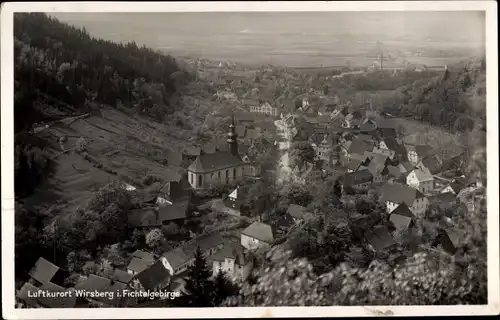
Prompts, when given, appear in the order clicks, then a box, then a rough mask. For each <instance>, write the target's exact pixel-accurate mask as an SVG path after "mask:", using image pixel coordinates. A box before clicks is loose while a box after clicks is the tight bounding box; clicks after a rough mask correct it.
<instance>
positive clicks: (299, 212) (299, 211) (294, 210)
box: [287, 204, 307, 219]
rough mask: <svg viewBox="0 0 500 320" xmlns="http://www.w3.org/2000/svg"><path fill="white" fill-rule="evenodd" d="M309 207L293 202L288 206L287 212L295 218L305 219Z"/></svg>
mask: <svg viewBox="0 0 500 320" xmlns="http://www.w3.org/2000/svg"><path fill="white" fill-rule="evenodd" d="M306 211H307V209H306V208H305V207H303V206H299V205H296V204H291V205H290V206H289V207H288V210H287V213H288V214H290V216H292V217H293V218H295V219H304V215H305V214H306Z"/></svg>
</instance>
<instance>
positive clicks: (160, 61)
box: [14, 13, 189, 196]
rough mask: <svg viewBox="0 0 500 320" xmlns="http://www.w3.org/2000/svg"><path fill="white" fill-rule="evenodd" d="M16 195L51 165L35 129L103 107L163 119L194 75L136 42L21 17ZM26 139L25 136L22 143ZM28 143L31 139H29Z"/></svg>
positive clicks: (17, 21) (17, 31)
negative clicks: (119, 41)
mask: <svg viewBox="0 0 500 320" xmlns="http://www.w3.org/2000/svg"><path fill="white" fill-rule="evenodd" d="M14 44H15V46H14V48H15V49H14V50H15V58H14V59H15V74H14V76H15V105H14V115H15V117H14V118H15V126H14V127H15V132H16V133H21V132H22V133H23V134H22V135H19V134H18V135H16V138H17V139H16V195H18V196H23V195H27V194H29V193H31V191H32V190H33V188H34V187H36V185H37V183H38V181H40V180H41V179H42V178H43V177H42V176H41V172H42V171H44V170H45V169H47V168H48V166H49V163H48V159H47V157H46V156H45V155H44V153H43V152H42V151H41V149H42V148H41V146H39V145H36V146H35V145H34V143H33V142H34V139H32V138H28V139H26V135H28V136H29V135H30V132H31V131H32V129H34V128H33V127H36V125H35V124H38V123H39V122H41V121H42V122H49V121H51V120H54V119H60V118H63V117H65V116H72V115H79V114H84V113H87V112H98V111H99V109H100V107H101V106H102V105H108V106H112V107H120V108H122V109H126V110H128V111H130V112H131V113H135V114H139V115H143V116H150V117H153V118H154V119H156V120H161V119H162V118H163V117H164V116H165V115H166V114H169V113H173V112H174V111H175V102H174V101H173V100H172V96H173V95H174V93H175V92H176V90H177V89H178V88H179V86H181V85H182V84H183V83H184V82H185V81H186V80H188V79H189V75H188V74H187V73H186V72H184V71H182V70H180V68H179V66H178V64H177V63H176V61H175V59H174V58H173V57H171V56H165V55H162V54H159V53H157V52H155V51H153V50H151V49H148V48H146V47H142V48H139V47H137V45H136V44H135V43H128V44H116V43H113V42H110V41H105V40H101V39H96V38H93V37H91V36H90V35H89V34H88V33H87V32H86V31H85V30H81V29H77V28H74V27H72V26H69V25H67V24H64V23H61V22H59V21H58V20H56V19H53V18H51V17H48V16H47V15H46V14H44V13H18V14H16V15H15V17H14ZM21 137H22V138H23V139H20V138H21ZM27 141H28V142H27Z"/></svg>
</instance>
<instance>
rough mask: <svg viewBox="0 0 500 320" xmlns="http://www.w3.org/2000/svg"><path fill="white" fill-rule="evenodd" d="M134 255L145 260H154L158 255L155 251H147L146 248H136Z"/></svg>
mask: <svg viewBox="0 0 500 320" xmlns="http://www.w3.org/2000/svg"><path fill="white" fill-rule="evenodd" d="M132 257H136V258H139V259H143V260H146V261H150V262H153V261H155V260H156V257H155V255H154V254H153V253H151V252H147V251H144V250H135V251H134V252H133V253H132Z"/></svg>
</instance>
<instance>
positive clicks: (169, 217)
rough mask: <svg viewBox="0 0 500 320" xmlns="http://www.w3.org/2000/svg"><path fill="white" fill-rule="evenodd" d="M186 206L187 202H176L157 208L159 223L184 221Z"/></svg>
mask: <svg viewBox="0 0 500 320" xmlns="http://www.w3.org/2000/svg"><path fill="white" fill-rule="evenodd" d="M188 206H189V200H184V201H180V202H176V203H173V204H171V205H168V206H162V207H160V208H159V212H158V216H159V217H158V219H159V220H160V221H161V222H164V221H173V220H177V219H185V218H186V217H187V208H188Z"/></svg>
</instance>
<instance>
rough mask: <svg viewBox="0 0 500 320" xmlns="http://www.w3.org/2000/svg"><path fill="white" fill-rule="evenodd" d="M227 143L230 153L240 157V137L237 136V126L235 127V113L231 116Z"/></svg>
mask: <svg viewBox="0 0 500 320" xmlns="http://www.w3.org/2000/svg"><path fill="white" fill-rule="evenodd" d="M227 143H228V144H229V151H230V152H231V154H232V155H234V156H237V155H238V135H237V134H236V126H235V125H234V113H233V114H232V116H231V125H230V126H229V132H228V134H227Z"/></svg>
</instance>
